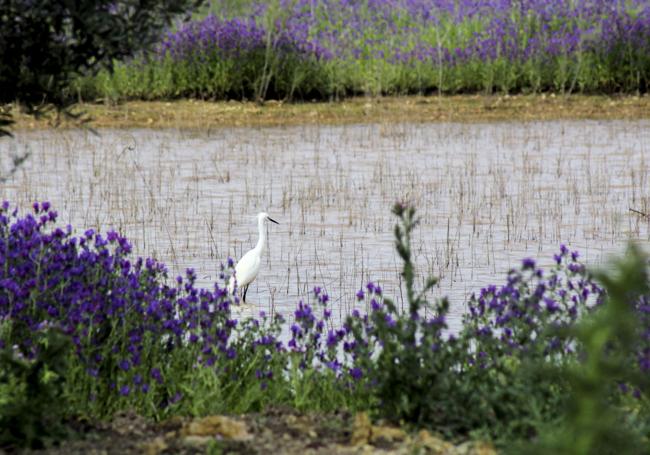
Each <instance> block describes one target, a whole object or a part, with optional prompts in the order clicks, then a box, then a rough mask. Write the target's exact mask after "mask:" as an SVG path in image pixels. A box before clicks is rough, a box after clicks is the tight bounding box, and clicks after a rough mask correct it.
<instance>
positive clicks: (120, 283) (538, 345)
mask: <svg viewBox="0 0 650 455" xmlns="http://www.w3.org/2000/svg"><path fill="white" fill-rule="evenodd" d="M393 212H394V213H395V215H396V216H397V217H398V223H397V225H396V227H395V238H396V243H395V245H396V249H397V252H398V254H399V256H400V257H401V259H402V263H403V268H402V277H403V279H404V284H405V291H406V296H407V303H408V308H407V309H406V310H405V311H400V310H399V309H398V308H397V307H396V305H395V304H394V302H393V300H392V299H390V298H389V297H388V296H385V295H384V292H383V290H382V289H381V287H380V286H378V285H376V284H374V283H368V284H367V285H366V286H365V287H364V288H363V289H360V290H359V291H358V292H357V295H356V298H357V300H358V302H359V308H362V307H364V308H367V309H368V311H367V313H365V314H363V313H361V312H360V311H359V310H353V311H352V312H351V314H350V315H349V316H348V318H347V319H346V320H345V321H344V322H343V323H342V324H336V323H335V322H334V321H333V319H332V317H331V314H332V313H331V311H332V309H331V307H330V297H329V296H328V295H327V293H325V292H324V291H323V290H322V289H321V288H318V287H317V288H314V290H313V294H312V295H313V298H312V301H310V302H303V301H301V302H299V303H298V305H297V307H296V309H295V311H294V312H293V315H292V316H291V317H290V318H288V319H287V320H285V319H283V318H282V317H281V316H280V315H278V314H276V315H267V314H264V313H260V315H259V317H257V318H247V319H245V320H242V319H238V317H237V305H236V304H235V303H234V302H233V301H231V297H230V296H229V295H228V294H227V292H226V290H225V284H226V283H227V280H228V278H229V275H230V272H231V266H232V262H231V261H229V262H228V263H227V264H226V265H225V266H224V267H223V268H222V273H221V276H220V282H218V283H215V284H214V287H213V288H212V289H199V288H197V287H196V286H195V279H196V273H195V272H194V271H193V270H187V273H186V275H185V276H183V277H180V276H179V277H177V278H176V279H175V280H170V279H169V277H168V274H167V269H166V267H165V266H164V265H163V264H161V263H159V262H157V261H155V260H153V259H142V258H137V259H136V258H132V257H131V246H130V244H129V242H128V240H127V239H126V238H124V237H123V236H121V235H120V234H118V233H117V232H115V231H109V232H107V233H106V234H105V235H103V234H101V233H98V232H95V231H93V230H88V231H86V232H85V233H84V234H83V235H82V236H79V237H75V236H73V235H72V228H71V226H67V227H66V228H61V227H57V226H56V219H57V212H56V211H55V210H53V209H52V207H50V204H49V203H47V202H43V203H35V204H34V207H33V213H29V214H25V215H23V216H19V214H18V211H17V210H16V209H12V208H11V207H10V205H9V203H7V202H5V203H4V204H3V205H2V208H1V209H0V258H1V259H2V270H1V271H0V343H1V344H0V349H1V350H2V355H1V356H0V362H1V363H2V365H1V367H0V397H2V398H1V400H2V401H0V421H1V422H9V421H11V422H14V427H7V426H4V425H3V428H4V431H3V432H2V433H0V437H1V439H0V445H2V446H5V445H8V444H9V445H11V444H20V443H23V444H27V445H30V446H33V447H37V446H39V445H42V444H43V443H45V442H46V440H44V439H43V438H44V437H46V436H54V437H56V436H60V434H61V433H60V431H62V430H61V428H57V427H55V426H48V425H47V423H46V422H45V421H44V420H43V419H47V418H52V416H56V417H61V418H79V417H84V418H105V417H110V416H111V415H113V414H114V413H115V412H117V411H119V410H124V409H134V410H136V411H137V412H138V413H140V414H142V415H145V416H149V417H152V418H155V419H161V418H163V417H165V416H169V415H173V414H184V415H204V414H208V413H218V412H227V413H241V412H251V411H258V410H263V409H265V408H266V407H268V406H269V405H271V404H274V405H278V404H285V405H289V406H291V407H293V408H296V409H310V410H321V411H329V410H336V409H348V410H351V411H369V412H371V413H372V414H373V415H375V416H377V417H382V418H384V419H388V420H391V421H395V422H404V423H406V424H409V425H413V426H415V427H427V428H431V429H434V430H436V431H438V432H440V433H443V434H445V435H446V436H447V437H449V438H456V439H463V438H467V437H485V438H490V439H492V440H494V441H495V442H496V443H497V444H499V445H501V446H502V447H506V448H507V447H508V446H509V445H510V444H511V443H517V444H525V445H527V446H530V445H531V444H533V445H534V447H533V448H536V449H538V450H540V451H542V452H543V451H544V450H551V449H550V448H553V450H558V451H559V450H564V451H565V453H577V452H571V450H572V449H573V448H577V449H579V453H594V451H598V452H599V453H608V451H611V450H613V449H614V448H616V449H617V451H618V452H624V451H625V449H626V448H627V449H628V450H627V453H640V452H639V450H642V449H640V448H641V447H643V445H645V447H647V444H648V435H649V433H648V432H649V431H650V426H648V422H649V417H650V409H649V407H648V401H647V393H648V381H647V371H648V368H650V362H649V360H648V356H649V353H650V346H649V345H648V342H649V341H648V340H649V337H648V319H647V318H648V314H649V308H650V306H649V299H650V293H649V291H648V276H647V268H648V259H647V258H646V257H645V256H644V255H643V254H642V253H640V251H639V250H638V249H636V248H631V249H630V251H629V252H628V254H627V255H626V256H625V258H624V259H623V260H622V262H621V263H620V264H618V265H615V266H614V267H613V268H612V269H611V270H610V271H608V272H602V273H597V274H596V275H592V273H590V272H589V271H588V270H587V269H586V268H585V266H584V265H583V264H582V263H581V262H580V261H579V254H578V252H576V251H569V250H568V249H567V248H566V247H564V246H562V247H561V248H560V251H559V253H558V254H557V255H556V256H555V264H556V265H555V267H553V268H551V269H550V270H542V269H540V268H539V267H537V265H536V263H535V261H533V260H532V259H525V260H523V261H522V263H521V266H520V267H519V268H518V269H516V270H512V271H510V272H509V274H508V277H507V282H506V284H504V285H501V286H488V287H486V288H484V289H481V291H480V292H479V293H478V294H476V295H474V296H473V297H472V298H471V300H470V302H469V303H468V307H469V312H468V313H467V315H466V316H465V318H464V323H463V327H462V329H461V330H460V332H458V333H450V331H449V330H448V329H447V325H446V319H445V317H446V315H447V309H448V304H447V302H446V300H444V299H443V300H437V301H430V299H429V298H428V293H427V290H428V289H429V288H430V287H431V286H433V285H434V284H435V279H433V278H429V279H428V280H425V283H424V285H423V287H421V288H420V287H419V286H418V285H417V283H416V279H415V276H416V275H415V271H414V263H413V259H412V252H411V246H410V239H411V235H412V232H413V230H414V229H415V228H416V226H417V223H418V219H417V217H416V215H415V210H414V208H413V207H411V206H407V205H402V204H397V205H395V207H394V208H393ZM33 400H38V401H39V403H32V401H33ZM54 402H56V409H52V410H51V411H56V412H54V414H49V413H48V412H49V411H48V409H49V408H48V406H50V405H52V403H54ZM34 404H38V406H34V407H33V408H31V409H37V410H40V411H42V412H39V413H38V414H34V413H29V414H28V415H27V414H25V415H26V416H27V417H29V418H27V417H25V418H24V419H22V420H19V421H17V420H14V419H13V416H15V410H16V409H27V408H29V406H32V405H34ZM46 408H48V409H46ZM42 428H47V429H48V430H50V429H51V430H52V432H53V434H51V435H50V434H47V433H46V432H41V431H40V430H39V429H42ZM622 438H623V439H624V442H625V445H621V444H620V443H621V439H622ZM531 450H532V449H531ZM556 453H558V452H556Z"/></svg>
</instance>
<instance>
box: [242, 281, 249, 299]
mask: <svg viewBox="0 0 650 455" xmlns="http://www.w3.org/2000/svg"><path fill="white" fill-rule="evenodd" d="M248 286H250V284H247V285H246V286H244V297H243V298H242V301H243V302H244V303H246V292H248Z"/></svg>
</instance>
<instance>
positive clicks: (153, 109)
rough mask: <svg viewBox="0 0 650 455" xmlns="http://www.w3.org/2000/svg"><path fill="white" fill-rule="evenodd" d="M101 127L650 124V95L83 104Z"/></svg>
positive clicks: (61, 122) (36, 124) (23, 124)
mask: <svg viewBox="0 0 650 455" xmlns="http://www.w3.org/2000/svg"><path fill="white" fill-rule="evenodd" d="M73 111H74V112H84V113H85V117H86V118H90V119H91V122H90V123H89V125H90V126H91V127H93V128H181V129H216V128H223V127H260V126H297V125H310V124H329V125H337V124H355V123H396V122H416V123H418V122H495V121H550V120H567V119H572V120H581V119H585V120H586V119H590V120H612V119H621V120H631V119H641V118H650V96H648V95H644V96H632V95H621V96H599V95H571V96H561V95H553V94H551V95H546V94H541V95H513V96H508V95H505V96H496V95H489V96H488V95H457V96H442V97H438V96H408V97H381V98H369V97H359V98H351V99H347V100H344V101H338V102H306V103H304V102H303V103H283V102H277V101H269V102H266V103H265V104H263V105H258V104H256V103H253V102H238V101H218V102H214V101H199V100H178V101H129V102H125V103H121V104H79V105H77V106H76V107H75V108H74V110H73ZM13 114H14V120H15V121H16V123H15V124H14V127H13V130H14V131H24V130H30V129H43V128H49V127H52V126H54V125H58V126H59V127H64V128H66V127H75V126H77V125H76V124H75V123H74V122H70V121H67V120H65V119H58V120H57V119H55V118H54V116H50V118H49V119H40V120H35V119H34V118H33V117H30V116H27V115H25V114H22V113H20V112H19V111H18V109H16V108H14V109H13Z"/></svg>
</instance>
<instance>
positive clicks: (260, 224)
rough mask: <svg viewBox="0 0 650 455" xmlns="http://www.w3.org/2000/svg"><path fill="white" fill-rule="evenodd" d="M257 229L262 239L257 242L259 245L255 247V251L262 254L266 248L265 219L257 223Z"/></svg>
mask: <svg viewBox="0 0 650 455" xmlns="http://www.w3.org/2000/svg"><path fill="white" fill-rule="evenodd" d="M257 227H258V229H259V231H260V237H259V239H258V240H257V245H255V250H256V251H258V252H260V253H262V252H263V251H264V248H266V229H264V228H265V226H264V219H263V218H260V220H259V222H258V223H257Z"/></svg>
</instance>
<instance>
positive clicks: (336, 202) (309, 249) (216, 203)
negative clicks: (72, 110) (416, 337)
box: [0, 120, 650, 327]
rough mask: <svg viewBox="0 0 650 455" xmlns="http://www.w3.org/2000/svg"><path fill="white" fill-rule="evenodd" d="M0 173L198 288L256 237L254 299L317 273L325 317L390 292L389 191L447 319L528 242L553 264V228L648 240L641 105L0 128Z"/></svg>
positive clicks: (10, 188)
mask: <svg viewBox="0 0 650 455" xmlns="http://www.w3.org/2000/svg"><path fill="white" fill-rule="evenodd" d="M26 151H28V152H30V153H31V156H30V158H29V160H28V161H27V162H26V164H25V165H24V166H22V167H21V168H20V170H19V171H18V172H17V173H16V174H14V176H13V177H12V178H11V179H10V180H9V181H8V182H6V183H5V184H3V186H2V187H1V197H2V198H3V199H6V200H9V201H11V202H12V203H14V204H18V205H19V207H21V208H22V210H23V211H26V210H28V208H29V206H30V205H31V203H32V202H33V201H34V200H49V201H50V202H51V203H52V204H53V206H54V208H55V209H57V210H58V212H59V222H60V223H61V224H67V223H70V224H72V226H73V227H74V228H75V229H76V232H77V233H82V232H83V230H85V229H86V228H91V227H92V228H96V229H101V230H102V231H106V230H107V229H108V228H110V227H113V228H115V229H117V230H119V231H121V232H122V233H123V234H125V235H126V236H127V237H128V238H129V239H130V240H131V242H132V244H133V246H134V250H135V252H136V254H137V255H143V256H153V257H156V258H157V259H159V260H161V261H162V262H164V263H166V264H167V266H168V267H169V269H170V272H171V273H170V275H171V276H172V277H173V276H175V275H176V274H179V273H182V272H183V271H184V270H185V268H187V267H192V268H194V269H195V270H196V271H197V274H198V276H199V284H200V285H201V286H204V287H208V286H211V283H213V282H214V281H215V280H216V279H217V275H218V266H219V263H221V262H225V260H226V258H227V257H228V256H232V257H233V258H238V257H240V256H241V255H242V254H243V253H244V252H245V251H246V250H248V249H249V248H252V247H253V246H254V245H255V243H256V241H257V226H256V222H255V219H254V217H255V214H256V213H257V212H259V211H267V212H269V214H270V215H271V216H272V217H273V218H274V219H276V220H277V221H279V222H280V225H279V226H276V225H270V226H269V228H268V232H269V247H268V250H267V252H266V255H265V257H264V260H263V264H262V268H261V270H260V273H259V275H258V277H257V279H256V280H255V282H254V283H253V284H252V285H251V288H250V289H249V291H248V296H247V300H248V301H249V303H250V304H251V305H250V308H249V309H248V310H247V311H249V312H251V313H253V312H256V311H257V310H260V309H263V310H266V311H278V312H281V313H283V314H285V315H288V316H290V315H291V313H292V311H293V308H294V306H295V304H296V302H297V301H298V300H300V299H306V300H309V299H310V292H311V289H312V288H313V287H314V286H321V287H323V288H324V289H325V290H326V291H327V292H328V293H329V295H330V296H331V303H332V305H333V307H334V308H335V309H337V310H339V311H337V312H336V314H337V315H338V317H341V315H344V314H346V313H347V312H349V311H350V310H351V308H352V307H353V306H355V305H356V303H355V292H356V291H357V290H358V289H359V288H360V287H361V286H362V285H364V284H365V283H366V282H367V281H368V280H372V281H375V282H378V283H379V284H381V286H382V287H383V289H384V292H385V294H386V295H389V296H393V297H394V298H395V299H396V300H397V302H398V304H399V305H403V304H404V302H403V292H402V290H401V288H402V286H401V280H400V276H399V268H400V263H399V260H398V257H397V254H396V253H395V251H394V247H393V225H394V223H395V217H394V216H393V215H392V214H391V212H390V208H391V206H392V204H393V203H394V202H395V201H397V200H404V201H410V202H411V203H413V204H415V206H416V207H417V209H418V213H419V215H420V216H421V224H420V226H419V228H418V229H417V230H416V231H415V235H414V239H413V250H414V254H415V257H416V262H417V264H418V266H419V272H420V275H421V276H424V275H425V274H433V275H435V276H438V277H440V283H439V285H438V286H437V287H436V288H435V290H434V291H433V295H434V296H443V295H447V296H449V298H450V301H451V304H452V310H451V315H450V322H451V324H452V327H454V326H455V327H457V326H458V324H459V320H460V317H461V315H462V314H463V312H464V311H465V303H464V302H465V301H466V300H467V298H468V296H469V295H470V294H471V293H472V292H475V291H478V290H479V289H480V288H481V287H482V286H485V285H487V284H490V283H494V284H500V283H503V282H504V281H505V275H506V273H507V271H508V269H509V268H511V267H513V266H516V265H517V264H518V263H519V261H520V260H521V259H522V258H524V257H533V258H537V259H538V260H539V262H540V263H541V264H544V265H551V263H552V255H553V253H554V252H556V251H557V250H558V247H559V245H560V243H565V244H567V245H568V246H569V247H570V248H572V249H577V250H579V251H580V253H581V257H582V259H583V260H584V261H585V262H586V263H587V264H590V265H593V266H597V265H599V264H602V262H603V261H604V259H605V258H606V257H607V256H608V255H609V254H610V253H613V252H618V251H621V250H622V248H623V246H624V245H625V243H626V241H627V240H628V239H636V240H639V241H641V242H642V244H645V245H646V246H647V245H648V244H650V218H647V217H643V216H641V215H639V214H636V213H634V212H631V211H630V210H629V209H630V208H633V209H635V210H638V211H641V212H644V213H649V212H650V121H647V120H644V121H602V122H598V121H575V122H566V121H562V122H537V123H517V122H509V123H477V124H396V125H385V124H372V125H352V126H313V125H312V126H304V127H290V128H282V127H274V128H227V129H221V130H211V131H178V130H146V129H133V130H128V129H127V130H100V131H99V136H94V135H93V134H90V133H89V132H85V131H75V130H67V131H37V132H30V133H19V134H17V136H16V138H15V139H12V140H8V139H3V140H2V141H0V162H1V163H2V166H3V168H4V169H7V167H8V166H9V161H10V158H11V156H12V155H15V154H21V153H24V152H26Z"/></svg>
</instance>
